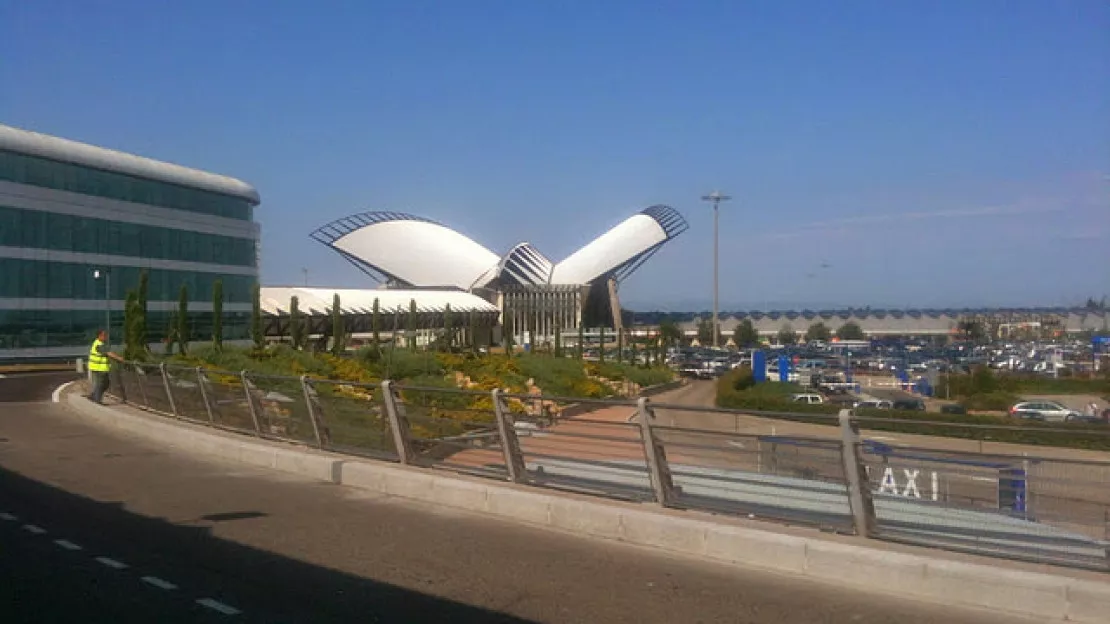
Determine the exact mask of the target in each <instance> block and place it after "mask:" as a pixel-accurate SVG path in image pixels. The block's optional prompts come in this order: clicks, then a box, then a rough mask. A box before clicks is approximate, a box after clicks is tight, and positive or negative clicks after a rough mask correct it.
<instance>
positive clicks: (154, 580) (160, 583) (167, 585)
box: [142, 576, 177, 590]
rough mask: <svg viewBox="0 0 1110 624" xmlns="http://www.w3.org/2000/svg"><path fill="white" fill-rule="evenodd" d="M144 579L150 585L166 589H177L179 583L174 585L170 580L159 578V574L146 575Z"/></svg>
mask: <svg viewBox="0 0 1110 624" xmlns="http://www.w3.org/2000/svg"><path fill="white" fill-rule="evenodd" d="M142 581H143V582H144V583H148V584H150V585H153V586H155V587H157V588H158V589H165V590H171V589H177V585H174V584H173V583H171V582H169V581H164V580H162V579H160V578H158V577H157V576H144V577H143V578H142Z"/></svg>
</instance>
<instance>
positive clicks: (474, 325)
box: [467, 310, 478, 355]
mask: <svg viewBox="0 0 1110 624" xmlns="http://www.w3.org/2000/svg"><path fill="white" fill-rule="evenodd" d="M467 316H468V317H469V318H468V321H469V325H470V352H471V353H473V354H474V355H478V313H477V312H475V311H474V310H471V311H470V313H469V314H468V315H467Z"/></svg>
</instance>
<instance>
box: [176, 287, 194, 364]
mask: <svg viewBox="0 0 1110 624" xmlns="http://www.w3.org/2000/svg"><path fill="white" fill-rule="evenodd" d="M176 319H177V332H176V333H177V346H178V347H179V349H178V351H180V352H181V355H185V354H187V353H188V352H189V340H190V339H191V338H192V336H190V335H189V288H188V287H187V286H185V284H182V285H181V289H180V290H178V291H177V316H176Z"/></svg>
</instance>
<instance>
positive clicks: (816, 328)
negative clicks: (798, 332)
mask: <svg viewBox="0 0 1110 624" xmlns="http://www.w3.org/2000/svg"><path fill="white" fill-rule="evenodd" d="M830 338H832V332H831V331H829V328H828V327H826V326H825V324H824V323H822V322H820V321H818V322H816V323H814V324H812V325H810V326H809V328H808V329H806V342H813V341H814V340H820V341H822V342H828V341H829V339H830Z"/></svg>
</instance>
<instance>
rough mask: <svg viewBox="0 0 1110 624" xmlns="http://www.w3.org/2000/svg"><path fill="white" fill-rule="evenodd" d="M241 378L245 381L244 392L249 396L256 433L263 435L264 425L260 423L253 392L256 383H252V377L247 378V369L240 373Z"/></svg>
mask: <svg viewBox="0 0 1110 624" xmlns="http://www.w3.org/2000/svg"><path fill="white" fill-rule="evenodd" d="M239 380H240V381H241V382H242V383H243V393H244V394H245V395H246V397H247V410H248V411H250V414H251V422H252V423H254V434H255V435H262V427H260V426H259V425H258V409H257V408H255V406H254V396H253V395H252V394H251V389H252V388H253V387H254V384H252V383H251V381H250V379H247V371H242V372H240V373H239Z"/></svg>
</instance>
